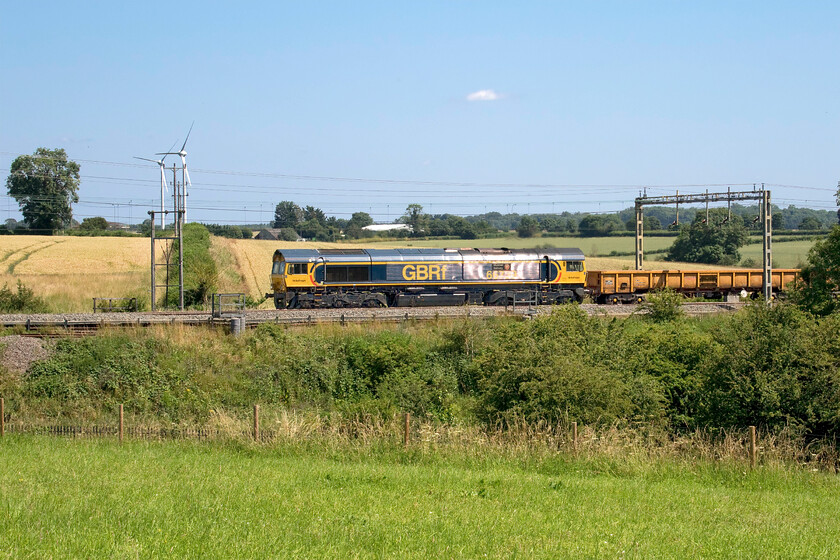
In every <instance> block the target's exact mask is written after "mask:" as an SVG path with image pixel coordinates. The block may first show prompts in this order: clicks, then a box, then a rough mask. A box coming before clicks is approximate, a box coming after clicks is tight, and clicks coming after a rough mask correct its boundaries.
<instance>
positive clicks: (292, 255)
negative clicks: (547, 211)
mask: <svg viewBox="0 0 840 560" xmlns="http://www.w3.org/2000/svg"><path fill="white" fill-rule="evenodd" d="M321 257H324V258H325V259H326V260H327V261H328V262H331V263H335V262H344V263H371V262H382V261H388V262H394V261H411V262H417V261H457V262H462V261H489V260H500V261H533V260H542V259H544V258H546V257H548V258H549V259H551V260H556V261H567V260H570V261H582V260H584V258H585V257H584V255H583V251H581V250H580V249H575V248H565V249H433V248H428V249H426V248H412V247H406V248H396V249H278V250H276V251H275V252H274V258H275V259H278V260H280V259H282V260H285V261H286V262H314V261H317V260H318V259H320V258H321Z"/></svg>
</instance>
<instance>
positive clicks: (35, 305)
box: [0, 280, 47, 313]
mask: <svg viewBox="0 0 840 560" xmlns="http://www.w3.org/2000/svg"><path fill="white" fill-rule="evenodd" d="M46 308H47V305H46V303H45V302H44V300H43V299H42V298H40V297H39V296H36V295H35V292H33V291H32V290H31V289H30V288H27V287H26V286H24V285H23V283H22V282H21V281H20V280H18V283H17V292H14V291H12V290H11V289H10V288H9V285H8V284H3V288H2V289H0V312H2V313H40V312H43V311H45V310H46Z"/></svg>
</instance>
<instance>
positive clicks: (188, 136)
mask: <svg viewBox="0 0 840 560" xmlns="http://www.w3.org/2000/svg"><path fill="white" fill-rule="evenodd" d="M193 126H195V121H193V122H192V124H191V125H190V130H189V132H187V137H186V138H184V145H183V146H181V151H182V152H183V151H184V148H186V147H187V140H189V139H190V132H192V129H193ZM171 149H172V148H170V150H171Z"/></svg>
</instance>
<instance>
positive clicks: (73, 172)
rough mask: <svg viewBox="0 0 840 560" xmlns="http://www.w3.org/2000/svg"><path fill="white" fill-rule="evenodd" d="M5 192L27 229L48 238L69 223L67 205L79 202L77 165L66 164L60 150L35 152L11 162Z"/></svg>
mask: <svg viewBox="0 0 840 560" xmlns="http://www.w3.org/2000/svg"><path fill="white" fill-rule="evenodd" d="M6 188H8V190H9V196H11V197H13V198H14V199H15V200H17V203H18V205H19V206H20V210H21V212H22V213H23V218H24V220H25V221H26V223H27V224H29V229H31V230H33V231H35V232H36V233H43V234H47V235H51V234H52V232H53V231H54V230H57V229H63V228H64V227H66V226H67V225H69V224H70V220H72V219H73V210H72V207H71V205H72V204H73V203H74V202H79V195H78V194H76V193H77V191H78V189H79V164H78V163H76V162H75V161H71V160H68V159H67V153H66V152H65V151H64V150H63V149H57V150H48V149H47V148H38V149H37V150H35V153H34V154H32V155H31V156H18V157H17V158H15V160H14V161H13V162H12V167H11V170H10V172H9V177H8V178H7V179H6Z"/></svg>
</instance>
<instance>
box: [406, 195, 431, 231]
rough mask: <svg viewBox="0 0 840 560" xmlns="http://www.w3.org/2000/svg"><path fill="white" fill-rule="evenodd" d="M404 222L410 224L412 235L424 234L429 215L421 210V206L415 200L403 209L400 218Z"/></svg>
mask: <svg viewBox="0 0 840 560" xmlns="http://www.w3.org/2000/svg"><path fill="white" fill-rule="evenodd" d="M400 221H401V222H402V223H404V224H408V225H410V226H411V230H412V235H414V236H415V237H419V236H421V235H425V233H426V230H427V229H428V226H429V215H428V214H426V213H425V212H423V206H422V205H420V204H417V203H416V202H414V203H412V204H409V205H408V206H407V207H406V209H405V214H403V217H402V218H400Z"/></svg>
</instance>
